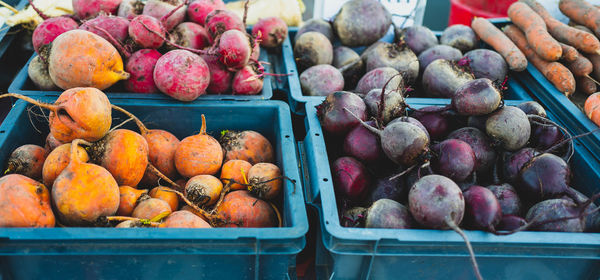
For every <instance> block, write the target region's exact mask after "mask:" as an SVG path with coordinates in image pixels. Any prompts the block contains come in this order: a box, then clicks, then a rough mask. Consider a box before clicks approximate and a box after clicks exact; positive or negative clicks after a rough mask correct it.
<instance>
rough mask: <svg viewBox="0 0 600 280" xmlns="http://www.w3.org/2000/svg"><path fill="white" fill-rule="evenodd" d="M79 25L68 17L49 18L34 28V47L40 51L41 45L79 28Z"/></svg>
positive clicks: (32, 37) (32, 38) (32, 39)
mask: <svg viewBox="0 0 600 280" xmlns="http://www.w3.org/2000/svg"><path fill="white" fill-rule="evenodd" d="M77 27H79V25H78V24H77V22H76V21H74V20H73V19H71V18H68V17H55V18H49V19H47V20H45V21H44V22H42V23H40V24H39V25H38V26H37V27H36V28H35V30H33V34H32V35H31V42H32V44H33V49H34V50H35V52H37V53H40V47H42V46H43V45H47V44H50V43H52V41H54V39H56V37H58V35H60V34H63V33H65V32H67V31H69V30H73V29H77Z"/></svg>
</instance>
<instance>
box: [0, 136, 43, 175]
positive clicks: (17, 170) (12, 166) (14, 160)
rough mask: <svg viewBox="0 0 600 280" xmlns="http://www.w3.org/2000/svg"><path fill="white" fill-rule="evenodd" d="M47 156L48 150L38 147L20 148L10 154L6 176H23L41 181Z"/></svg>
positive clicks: (26, 146)
mask: <svg viewBox="0 0 600 280" xmlns="http://www.w3.org/2000/svg"><path fill="white" fill-rule="evenodd" d="M46 154H47V153H46V149H44V148H42V147H40V146H38V145H23V146H20V147H18V148H16V149H15V150H14V151H13V152H12V154H10V157H9V158H8V163H7V168H6V170H5V171H4V174H13V173H14V174H21V175H24V176H27V177H29V178H31V179H35V180H39V179H41V178H42V166H44V161H45V160H46Z"/></svg>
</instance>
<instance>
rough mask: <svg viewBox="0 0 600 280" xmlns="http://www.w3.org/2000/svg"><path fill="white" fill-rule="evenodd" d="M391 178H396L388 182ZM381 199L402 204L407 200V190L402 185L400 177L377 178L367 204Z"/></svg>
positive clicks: (402, 181)
mask: <svg viewBox="0 0 600 280" xmlns="http://www.w3.org/2000/svg"><path fill="white" fill-rule="evenodd" d="M392 177H396V178H394V179H392V180H390V179H391V178H392ZM382 198H387V199H391V200H395V201H398V202H404V201H406V200H407V198H408V188H407V187H406V185H404V180H402V177H397V176H395V174H394V175H390V176H385V177H382V178H378V179H377V181H375V187H374V188H373V190H372V191H371V193H370V194H369V202H370V203H373V202H375V201H377V200H380V199H382Z"/></svg>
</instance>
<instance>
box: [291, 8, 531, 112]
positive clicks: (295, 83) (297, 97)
mask: <svg viewBox="0 0 600 280" xmlns="http://www.w3.org/2000/svg"><path fill="white" fill-rule="evenodd" d="M490 21H491V22H493V23H494V24H495V25H497V26H503V25H506V24H507V23H508V22H509V21H508V19H507V18H498V19H491V20H490ZM296 33H297V30H295V31H290V32H289V36H288V37H287V38H286V39H285V41H284V43H283V46H282V50H283V60H282V62H283V67H284V69H285V74H288V76H287V81H286V83H285V84H286V87H285V88H284V90H285V91H287V93H288V101H289V104H290V107H291V109H292V111H293V112H294V113H296V114H300V115H304V114H305V111H304V103H306V102H310V101H314V102H318V101H323V100H324V99H325V97H324V96H307V95H303V94H302V88H301V86H300V76H299V75H300V73H298V69H297V68H296V60H295V59H294V47H293V42H292V39H291V38H293V37H294V36H296ZM434 33H435V34H436V36H438V37H440V36H441V34H442V33H441V32H434ZM393 39H394V35H393V34H392V33H388V34H386V35H385V36H384V37H383V38H381V39H380V41H384V42H392V41H393ZM334 46H335V44H334ZM482 47H486V48H488V46H486V45H485V44H482ZM365 49H366V47H359V48H354V50H355V51H357V52H358V53H359V54H360V53H362V51H364V50H365ZM513 76H514V73H513V72H512V71H511V72H510V77H509V79H508V85H507V86H508V87H509V88H510V87H512V86H513V85H514V83H515V79H514V78H513ZM504 98H505V99H506V100H532V98H531V97H530V96H529V94H527V93H526V92H524V91H521V92H509V93H508V94H507V95H506V96H505V97H504ZM412 99H413V98H410V97H409V98H408V99H407V100H408V101H409V102H410V100H412ZM419 99H421V98H419ZM424 99H429V100H436V99H440V100H446V101H445V102H448V100H449V99H443V98H424ZM434 102H437V101H434Z"/></svg>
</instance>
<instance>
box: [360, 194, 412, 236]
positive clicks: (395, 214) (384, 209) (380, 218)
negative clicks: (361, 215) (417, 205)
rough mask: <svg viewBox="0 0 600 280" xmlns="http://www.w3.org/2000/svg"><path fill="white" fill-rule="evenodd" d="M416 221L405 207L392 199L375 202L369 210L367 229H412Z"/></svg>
mask: <svg viewBox="0 0 600 280" xmlns="http://www.w3.org/2000/svg"><path fill="white" fill-rule="evenodd" d="M413 224H414V220H413V218H412V217H411V215H410V213H409V212H408V209H407V208H406V207H404V205H402V204H400V203H398V202H397V201H394V200H391V199H385V198H383V199H380V200H377V201H375V203H373V205H371V207H369V209H368V210H367V218H366V221H365V227H366V228H398V229H401V228H411V227H413Z"/></svg>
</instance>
